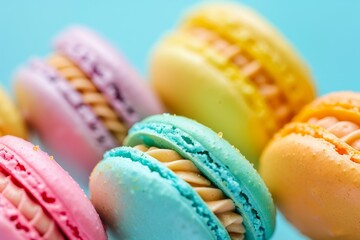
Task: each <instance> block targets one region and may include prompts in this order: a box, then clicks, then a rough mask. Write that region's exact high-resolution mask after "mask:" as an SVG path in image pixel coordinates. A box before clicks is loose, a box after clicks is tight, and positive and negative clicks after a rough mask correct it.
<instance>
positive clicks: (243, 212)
mask: <svg viewBox="0 0 360 240" xmlns="http://www.w3.org/2000/svg"><path fill="white" fill-rule="evenodd" d="M124 143H125V145H126V147H119V148H115V149H112V150H110V151H108V152H107V153H105V155H104V160H102V161H101V162H100V163H99V164H98V165H97V166H96V167H95V169H94V171H93V172H92V174H91V176H90V184H89V189H90V195H91V201H92V203H93V204H94V206H95V208H96V209H97V211H98V212H99V214H100V216H101V218H102V219H103V220H104V222H105V223H106V224H107V225H108V226H109V228H108V230H109V231H110V232H111V233H112V234H113V236H114V237H115V238H116V239H219V240H220V239H222V240H224V239H243V238H244V237H245V239H269V238H270V237H271V235H272V233H273V231H274V227H275V208H274V204H273V201H272V198H271V196H270V194H269V192H268V190H267V188H266V186H265V185H264V183H263V181H262V179H261V178H260V176H259V175H258V173H257V172H256V170H255V169H254V168H253V167H252V165H251V164H250V163H249V162H248V161H247V160H246V159H245V158H244V157H243V156H242V155H241V154H240V153H239V151H238V150H237V149H235V148H234V147H233V146H231V145H230V144H229V143H228V142H227V141H225V140H224V139H222V138H221V134H219V135H218V134H216V133H215V132H213V131H212V130H211V129H209V128H207V127H205V126H203V125H201V124H200V123H198V122H196V121H193V120H190V119H188V118H185V117H179V116H173V115H169V114H163V115H155V116H151V117H148V118H146V119H145V120H143V121H141V122H139V123H136V124H135V125H134V126H133V127H132V128H131V129H130V131H129V135H128V136H127V137H126V139H125V142H124Z"/></svg>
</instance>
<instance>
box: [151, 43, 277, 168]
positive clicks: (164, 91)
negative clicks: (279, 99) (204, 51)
mask: <svg viewBox="0 0 360 240" xmlns="http://www.w3.org/2000/svg"><path fill="white" fill-rule="evenodd" d="M151 64H152V66H151V76H152V81H151V84H152V85H153V87H154V89H155V90H156V91H157V92H158V93H159V96H160V97H161V98H162V100H163V102H164V103H165V105H166V107H167V108H168V109H169V111H170V112H172V113H175V114H177V115H182V116H186V117H189V118H192V119H195V120H197V121H199V122H200V123H202V124H204V125H206V126H208V127H210V128H211V129H213V130H214V131H216V132H222V133H223V137H224V139H226V140H228V141H229V142H230V143H232V144H234V146H235V147H236V148H238V149H240V151H241V152H242V153H243V154H244V155H245V157H246V158H247V159H248V160H250V161H251V162H253V163H254V164H255V166H256V165H257V163H258V158H259V155H260V151H261V149H262V148H263V147H264V146H265V144H266V142H267V141H268V140H269V138H270V135H269V132H268V129H266V128H265V126H264V121H267V122H266V123H267V124H269V125H273V126H274V125H275V123H274V119H273V118H272V117H271V116H270V117H267V118H264V119H259V117H258V114H257V112H256V111H254V110H253V109H254V106H252V104H254V105H255V108H256V109H258V108H259V109H262V110H261V112H262V113H264V114H266V111H267V109H266V108H265V107H261V105H262V101H263V100H262V99H261V98H255V97H254V96H256V95H254V94H253V93H252V92H246V89H245V88H242V86H241V85H237V83H235V82H230V81H229V80H228V79H227V78H226V76H225V75H224V74H223V73H222V72H220V71H218V70H217V69H215V68H214V67H212V66H211V65H209V64H208V63H207V61H206V59H204V58H203V57H202V56H199V55H197V54H194V53H193V52H190V51H188V50H187V49H185V48H182V47H181V46H177V45H174V44H172V43H164V44H161V45H159V46H158V47H157V48H156V49H155V52H154V54H153V59H152V62H151ZM164 66H166V67H164ZM169 76H171V78H169ZM247 96H248V98H247ZM263 104H264V103H263ZM259 105H260V107H259ZM262 120H263V121H262Z"/></svg>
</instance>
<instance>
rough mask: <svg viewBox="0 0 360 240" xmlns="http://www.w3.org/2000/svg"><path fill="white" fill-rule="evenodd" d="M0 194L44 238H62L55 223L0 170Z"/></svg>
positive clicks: (46, 239) (54, 239) (49, 239)
mask: <svg viewBox="0 0 360 240" xmlns="http://www.w3.org/2000/svg"><path fill="white" fill-rule="evenodd" d="M0 194H1V195H2V196H3V197H5V198H6V199H7V200H8V201H9V202H10V203H12V204H13V205H14V206H15V207H16V208H17V209H18V210H19V212H20V213H21V214H22V215H23V216H24V217H25V218H26V219H27V220H28V221H29V223H30V225H31V226H32V227H34V229H35V230H36V231H37V232H38V233H39V235H40V236H41V237H42V238H43V239H45V240H57V239H64V236H63V235H62V233H61V232H60V230H59V228H58V226H57V225H56V223H55V222H54V221H53V220H52V219H51V218H50V217H49V216H48V214H47V213H46V212H45V211H44V210H43V209H42V207H41V206H40V205H39V204H38V203H36V202H34V200H33V199H32V198H31V197H30V196H29V195H28V193H27V192H26V191H25V190H24V189H23V188H22V187H20V186H19V185H18V184H16V183H15V182H14V180H13V179H12V178H11V177H10V176H9V175H7V174H6V173H4V172H1V171H0Z"/></svg>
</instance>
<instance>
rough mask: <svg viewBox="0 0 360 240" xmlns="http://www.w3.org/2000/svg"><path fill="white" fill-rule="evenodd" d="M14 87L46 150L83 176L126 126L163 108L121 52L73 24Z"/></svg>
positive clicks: (119, 138) (26, 69)
mask: <svg viewBox="0 0 360 240" xmlns="http://www.w3.org/2000/svg"><path fill="white" fill-rule="evenodd" d="M14 88H15V94H16V97H17V100H18V103H19V106H20V109H21V111H22V113H23V114H24V116H25V118H26V120H27V121H28V122H29V124H30V125H31V126H32V127H33V128H34V129H35V131H36V132H37V133H38V134H39V137H40V139H41V140H42V142H43V143H44V145H45V146H46V147H47V148H48V151H49V152H51V153H53V154H54V155H56V157H58V158H59V159H63V160H66V161H63V165H65V166H64V167H65V168H68V170H70V169H78V170H81V171H80V172H79V171H76V172H75V173H76V174H79V173H80V174H83V176H84V177H88V175H89V173H90V171H91V169H92V168H93V167H94V166H95V164H96V163H97V162H98V160H100V159H101V157H102V154H103V153H104V152H105V151H106V150H108V149H111V148H113V147H116V146H119V145H121V144H122V141H123V139H124V137H125V136H126V134H127V130H128V128H129V127H130V126H132V125H133V124H134V123H135V122H137V121H139V120H141V119H142V118H144V117H146V116H148V115H152V114H156V113H161V112H163V108H162V105H161V103H160V102H159V101H158V99H157V98H156V96H154V94H153V93H152V92H151V90H150V88H148V86H146V85H145V82H144V81H143V80H142V79H141V78H140V77H139V76H138V74H137V73H136V72H135V70H134V69H133V68H132V67H131V66H130V65H129V64H128V63H127V62H126V61H125V60H124V58H123V56H122V55H121V54H120V53H119V52H118V51H117V50H116V49H114V48H113V47H112V46H110V45H109V44H108V43H107V42H106V41H105V40H103V39H102V38H101V37H99V36H98V35H97V34H96V33H94V32H93V31H91V30H89V29H87V28H84V27H78V26H77V27H71V28H69V29H67V30H65V31H64V32H63V33H61V34H60V35H59V36H58V37H57V38H56V39H55V42H54V53H52V54H51V55H50V56H49V57H47V58H46V59H36V58H35V59H32V60H30V61H29V63H27V64H26V65H25V66H24V67H22V68H21V69H20V70H19V71H18V72H17V74H16V77H15V83H14ZM70 166H71V167H70Z"/></svg>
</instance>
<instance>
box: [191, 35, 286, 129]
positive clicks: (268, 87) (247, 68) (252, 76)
mask: <svg viewBox="0 0 360 240" xmlns="http://www.w3.org/2000/svg"><path fill="white" fill-rule="evenodd" d="M189 31H190V34H191V35H192V36H194V37H196V38H197V39H199V40H201V41H202V42H204V43H205V44H206V46H208V47H210V48H212V49H214V50H215V51H216V52H217V53H218V54H220V55H221V56H223V57H224V58H225V59H227V60H228V61H229V62H231V63H232V64H234V65H235V66H236V67H237V68H238V69H239V70H240V73H241V75H242V76H244V77H246V78H248V79H249V80H250V81H251V82H252V83H253V84H254V85H255V86H256V87H257V88H258V90H259V91H260V93H261V95H262V96H263V97H264V98H265V101H266V103H267V104H268V106H269V107H270V108H271V109H272V111H273V112H274V114H275V117H276V119H277V121H278V123H279V124H280V125H283V124H285V123H287V122H288V121H290V119H291V117H292V116H293V113H292V111H291V107H290V106H289V104H288V102H287V99H286V97H285V95H284V94H283V92H282V91H281V89H280V88H279V86H278V85H277V84H276V82H275V81H274V80H273V79H272V78H271V76H269V74H268V73H267V71H266V69H264V68H263V67H262V66H261V63H260V62H258V61H257V60H256V59H254V58H253V57H252V56H250V55H249V54H248V53H246V52H245V50H244V49H241V48H240V47H239V46H238V45H236V44H233V43H231V42H230V41H228V40H227V39H224V38H223V37H221V36H220V35H219V34H217V33H216V32H214V31H211V30H207V29H205V28H193V29H190V30H189Z"/></svg>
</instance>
